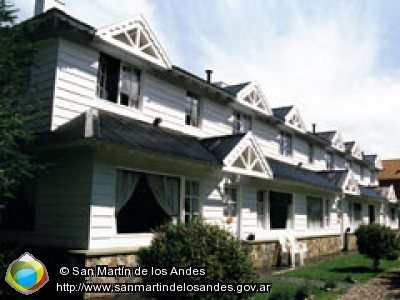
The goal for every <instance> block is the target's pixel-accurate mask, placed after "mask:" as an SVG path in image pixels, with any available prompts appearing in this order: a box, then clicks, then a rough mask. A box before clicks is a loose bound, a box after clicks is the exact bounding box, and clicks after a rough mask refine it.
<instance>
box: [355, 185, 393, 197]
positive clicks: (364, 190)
mask: <svg viewBox="0 0 400 300" xmlns="http://www.w3.org/2000/svg"><path fill="white" fill-rule="evenodd" d="M359 187H360V194H361V196H365V197H369V198H376V199H381V200H386V198H385V197H383V196H382V195H380V194H379V193H378V192H377V191H376V190H374V189H373V188H369V187H366V186H362V185H360V186H359Z"/></svg>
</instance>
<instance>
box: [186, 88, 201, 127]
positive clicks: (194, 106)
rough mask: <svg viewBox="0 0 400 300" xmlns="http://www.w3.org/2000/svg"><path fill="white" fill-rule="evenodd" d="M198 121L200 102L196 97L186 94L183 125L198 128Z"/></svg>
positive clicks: (189, 93)
mask: <svg viewBox="0 0 400 300" xmlns="http://www.w3.org/2000/svg"><path fill="white" fill-rule="evenodd" d="M199 121H200V102H199V98H198V96H196V95H195V94H193V93H191V92H188V93H187V94H186V104H185V124H186V125H189V126H194V127H198V126H199Z"/></svg>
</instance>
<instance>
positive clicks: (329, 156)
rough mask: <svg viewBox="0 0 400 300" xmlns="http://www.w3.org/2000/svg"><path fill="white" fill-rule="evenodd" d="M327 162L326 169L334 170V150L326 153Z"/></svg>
mask: <svg viewBox="0 0 400 300" xmlns="http://www.w3.org/2000/svg"><path fill="white" fill-rule="evenodd" d="M325 163H326V169H327V170H333V163H334V162H333V153H332V152H329V151H328V152H326V154H325Z"/></svg>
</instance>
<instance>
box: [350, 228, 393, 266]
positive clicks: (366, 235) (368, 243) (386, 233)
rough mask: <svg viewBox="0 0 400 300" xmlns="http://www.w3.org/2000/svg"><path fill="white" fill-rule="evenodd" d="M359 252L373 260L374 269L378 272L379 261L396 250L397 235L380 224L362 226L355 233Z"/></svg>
mask: <svg viewBox="0 0 400 300" xmlns="http://www.w3.org/2000/svg"><path fill="white" fill-rule="evenodd" d="M355 235H356V237H357V247H358V252H360V254H363V255H365V256H368V257H370V258H371V259H372V260H373V269H374V271H377V270H378V268H379V261H380V260H381V259H383V258H385V257H386V256H387V255H389V254H390V253H391V252H393V250H394V249H395V248H396V246H397V245H396V244H397V239H396V235H395V233H394V232H393V231H392V230H391V229H390V228H389V227H386V226H382V225H379V224H368V225H360V227H359V228H358V229H357V230H356V231H355Z"/></svg>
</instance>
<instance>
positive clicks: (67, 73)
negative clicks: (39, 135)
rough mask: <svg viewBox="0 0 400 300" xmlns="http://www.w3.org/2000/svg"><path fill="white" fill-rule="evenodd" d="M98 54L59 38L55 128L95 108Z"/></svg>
mask: <svg viewBox="0 0 400 300" xmlns="http://www.w3.org/2000/svg"><path fill="white" fill-rule="evenodd" d="M98 58H99V52H98V51H96V50H94V49H90V48H88V47H84V46H81V45H78V44H76V43H73V42H70V41H67V40H63V39H60V40H59V42H58V56H57V73H56V84H55V91H54V103H53V113H52V129H55V128H57V127H58V126H60V125H63V124H64V123H66V122H68V121H70V120H71V119H73V118H75V117H77V116H78V115H80V114H81V113H83V112H84V111H86V110H87V109H88V108H89V107H92V106H94V102H95V93H96V74H97V65H98Z"/></svg>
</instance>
